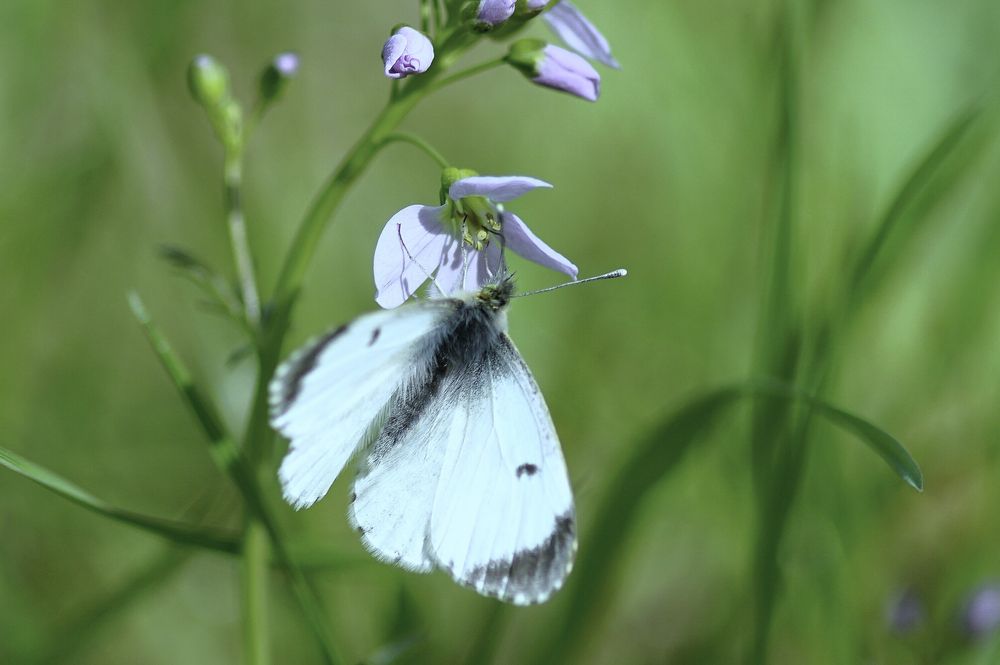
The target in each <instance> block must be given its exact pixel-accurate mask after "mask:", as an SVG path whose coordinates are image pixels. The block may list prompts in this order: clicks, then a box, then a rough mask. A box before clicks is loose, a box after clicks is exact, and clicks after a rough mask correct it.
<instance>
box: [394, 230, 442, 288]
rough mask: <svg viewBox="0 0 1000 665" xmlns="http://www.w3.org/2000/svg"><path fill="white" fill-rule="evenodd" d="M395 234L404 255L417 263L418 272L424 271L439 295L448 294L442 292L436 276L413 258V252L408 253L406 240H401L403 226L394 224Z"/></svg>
mask: <svg viewBox="0 0 1000 665" xmlns="http://www.w3.org/2000/svg"><path fill="white" fill-rule="evenodd" d="M396 235H398V236H399V246H400V247H402V248H403V251H404V252H405V253H406V256H407V257H408V258H409V259H410V260H411V261H413V262H414V263H415V264H417V267H418V268H420V272H422V273H424V277H426V278H427V279H429V280H430V281H431V282H433V283H434V286H436V287H437V290H438V292H440V293H441V295H443V296H444V295H448V294H447V293H445V292H444V289H442V288H441V284H440V283H439V282H438V281H437V278H436V277H435V276H434V275H432V274H430V273H429V272H427V269H426V268H424V266H423V265H422V264H421V263H420V262H419V261H417V260H416V259H415V258H413V254H410V250H409V248H407V246H406V241H405V240H403V226H402V225H401V224H396Z"/></svg>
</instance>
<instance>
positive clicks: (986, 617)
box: [962, 584, 1000, 638]
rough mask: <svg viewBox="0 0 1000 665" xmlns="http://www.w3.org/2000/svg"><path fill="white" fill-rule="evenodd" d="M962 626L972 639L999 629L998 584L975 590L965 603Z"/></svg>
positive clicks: (999, 595)
mask: <svg viewBox="0 0 1000 665" xmlns="http://www.w3.org/2000/svg"><path fill="white" fill-rule="evenodd" d="M962 624H963V626H964V628H965V630H966V632H967V633H968V634H969V636H970V637H973V638H982V637H985V636H987V635H989V634H990V633H992V632H993V631H995V630H997V629H998V628H1000V584H987V585H984V586H982V587H980V588H979V589H977V590H976V591H975V592H974V593H973V594H972V595H971V596H970V597H969V599H968V600H967V601H966V603H965V609H964V611H963V612H962Z"/></svg>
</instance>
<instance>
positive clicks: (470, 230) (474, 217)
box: [448, 196, 501, 251]
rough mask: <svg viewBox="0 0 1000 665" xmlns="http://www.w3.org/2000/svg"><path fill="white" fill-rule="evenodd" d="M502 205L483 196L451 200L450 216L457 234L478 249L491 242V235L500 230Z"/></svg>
mask: <svg viewBox="0 0 1000 665" xmlns="http://www.w3.org/2000/svg"><path fill="white" fill-rule="evenodd" d="M500 212H501V209H500V206H498V205H495V204H492V203H490V202H489V201H487V200H486V198H484V197H482V196H467V197H465V198H464V199H459V200H457V201H451V203H450V204H449V207H448V218H449V219H450V220H451V223H452V224H453V230H454V232H455V235H460V236H461V237H462V240H463V241H465V242H466V243H468V244H469V245H470V246H471V247H473V248H474V249H476V251H480V250H482V249H483V248H484V247H486V246H487V245H489V244H490V236H491V235H495V234H497V233H499V232H500Z"/></svg>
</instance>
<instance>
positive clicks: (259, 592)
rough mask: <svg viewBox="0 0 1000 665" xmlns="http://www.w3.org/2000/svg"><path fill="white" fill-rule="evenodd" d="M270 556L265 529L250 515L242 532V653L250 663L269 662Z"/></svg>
mask: <svg viewBox="0 0 1000 665" xmlns="http://www.w3.org/2000/svg"><path fill="white" fill-rule="evenodd" d="M269 556H270V553H269V547H268V535H267V530H266V529H265V528H264V525H263V524H262V523H261V522H260V520H259V519H257V518H256V517H254V516H252V515H250V516H248V519H247V525H246V533H245V534H244V536H243V571H242V572H243V586H242V589H243V657H244V660H245V662H247V663H248V664H250V665H268V663H270V662H271V655H270V654H271V649H270V639H269V637H270V631H269V630H268V627H267V579H268V569H269V565H270V564H269V561H268V557H269Z"/></svg>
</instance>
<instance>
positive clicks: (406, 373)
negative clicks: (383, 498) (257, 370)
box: [270, 305, 444, 508]
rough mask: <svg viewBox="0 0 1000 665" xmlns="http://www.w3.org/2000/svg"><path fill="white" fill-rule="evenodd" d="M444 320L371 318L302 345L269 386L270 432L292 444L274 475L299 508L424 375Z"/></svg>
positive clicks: (418, 313)
mask: <svg viewBox="0 0 1000 665" xmlns="http://www.w3.org/2000/svg"><path fill="white" fill-rule="evenodd" d="M443 315H444V312H443V310H442V308H441V307H436V306H429V305H424V306H420V307H416V306H410V307H401V308H399V309H395V310H391V311H385V312H374V313H372V314H367V315H365V316H361V317H359V318H358V319H356V320H354V321H353V322H351V323H350V324H348V325H345V326H342V327H340V328H338V329H337V330H335V331H333V332H331V333H329V334H327V335H325V336H324V337H322V338H320V339H318V340H316V341H315V342H313V343H312V344H310V345H307V346H306V347H305V348H304V349H303V350H302V351H300V352H298V353H296V354H295V355H294V356H292V358H291V359H289V360H288V361H287V362H286V363H285V364H284V365H282V366H281V367H280V368H279V369H278V372H277V373H276V375H275V378H274V380H273V381H272V382H271V386H270V389H271V424H272V425H273V426H274V427H275V429H277V430H278V431H280V432H281V433H282V434H284V435H285V436H286V437H287V438H288V439H289V441H290V445H289V452H288V454H287V455H286V456H285V459H284V461H283V462H282V464H281V468H280V469H279V476H280V479H281V483H282V488H283V492H284V495H285V499H286V500H288V502H289V503H291V504H293V505H294V506H295V507H296V508H304V507H306V506H309V505H312V504H313V503H314V502H315V501H317V500H318V499H320V498H321V497H322V496H323V495H324V494H326V492H327V490H329V488H330V485H331V484H333V481H334V479H336V477H337V475H338V474H339V473H340V471H341V470H342V469H343V467H344V464H345V463H346V462H347V460H348V459H349V458H350V456H351V455H352V454H353V453H354V451H355V450H356V449H357V447H358V445H359V443H360V442H361V441H362V439H363V437H364V435H365V433H366V432H367V431H368V429H369V427H371V426H372V424H373V422H374V421H375V420H376V419H377V418H378V416H379V414H380V413H381V412H382V411H383V410H384V409H385V408H386V405H387V404H388V402H389V400H390V399H391V398H392V396H393V395H395V394H399V393H400V391H403V390H405V388H406V386H407V384H408V383H409V382H411V381H415V380H418V378H419V376H420V374H421V373H422V372H425V371H426V367H425V366H424V365H425V364H426V362H427V360H428V359H427V358H425V357H424V355H425V354H423V349H424V347H425V346H427V345H428V344H430V343H431V342H430V341H429V338H431V337H433V334H434V332H435V331H436V330H437V328H438V324H439V322H440V320H441V318H442V316H443Z"/></svg>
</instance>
